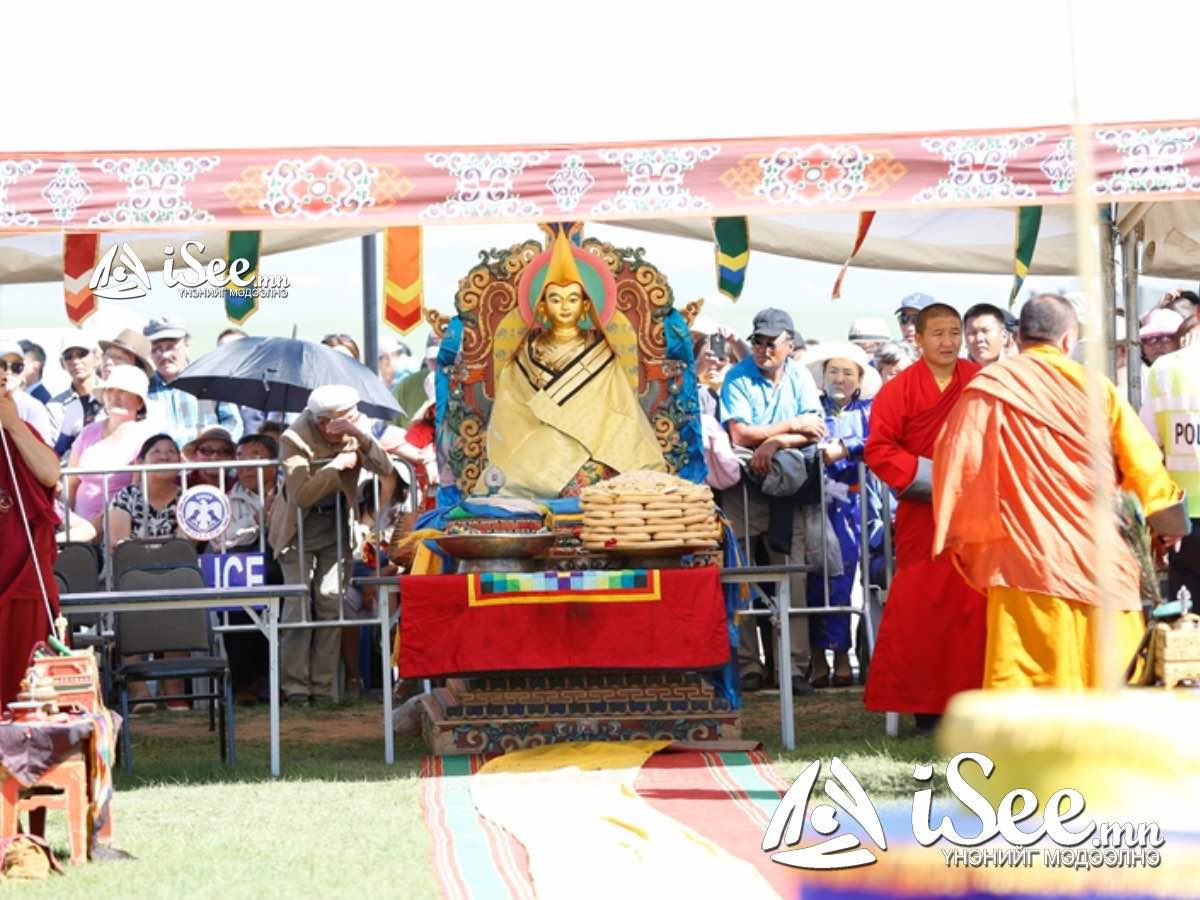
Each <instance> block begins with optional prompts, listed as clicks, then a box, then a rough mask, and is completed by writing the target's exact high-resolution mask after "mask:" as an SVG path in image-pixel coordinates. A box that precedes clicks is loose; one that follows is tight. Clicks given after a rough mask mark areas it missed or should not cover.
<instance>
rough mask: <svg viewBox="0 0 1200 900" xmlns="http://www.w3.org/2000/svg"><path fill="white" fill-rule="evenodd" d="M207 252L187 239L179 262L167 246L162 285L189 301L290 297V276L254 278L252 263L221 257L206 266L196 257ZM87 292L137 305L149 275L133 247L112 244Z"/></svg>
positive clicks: (89, 283) (164, 249) (143, 294)
mask: <svg viewBox="0 0 1200 900" xmlns="http://www.w3.org/2000/svg"><path fill="white" fill-rule="evenodd" d="M203 253H204V243H203V242H202V241H197V240H187V241H184V242H183V243H182V244H180V245H179V254H178V260H177V258H176V252H175V246H174V245H173V244H167V245H165V246H164V247H163V270H162V279H163V285H164V286H165V287H169V288H177V289H178V290H179V295H180V296H181V297H184V298H186V299H189V300H192V299H195V300H202V299H206V298H212V299H224V298H225V297H226V296H230V297H236V298H241V299H249V298H256V297H257V298H260V299H283V298H285V297H287V295H288V290H289V289H290V288H291V282H290V281H289V280H288V278H287V277H286V276H284V275H257V274H256V273H252V272H251V271H250V261H249V260H247V259H235V260H233V262H232V263H231V262H228V261H227V260H225V259H223V258H222V257H216V258H215V259H212V260H209V262H208V263H204V262H201V261H200V260H199V259H197V258H196V255H193V254H197V255H203ZM177 261H178V262H181V263H182V264H183V268H182V269H177V268H176V263H177ZM88 287H89V288H91V291H92V293H93V294H95V295H96V296H97V297H99V298H100V299H102V300H137V299H138V298H141V297H145V296H146V295H147V294H148V293H149V292H150V276H149V275H147V274H146V267H145V266H144V265H143V264H142V261H141V259H140V258H139V257H138V255H137V253H136V252H135V251H134V249H133V248H132V247H131V246H129V244H128V243H121V244H113V245H112V246H111V247H109V248H108V250H107V251H106V252H105V254H104V255H103V256H102V257H100V261H99V262H97V263H96V268H95V271H93V273H92V278H91V280H90V281H89V282H88Z"/></svg>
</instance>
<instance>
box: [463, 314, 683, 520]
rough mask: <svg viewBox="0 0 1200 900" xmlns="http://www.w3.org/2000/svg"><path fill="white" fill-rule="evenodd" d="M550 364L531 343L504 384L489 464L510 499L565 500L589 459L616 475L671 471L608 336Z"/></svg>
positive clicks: (506, 371) (491, 427) (504, 373)
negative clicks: (496, 469)
mask: <svg viewBox="0 0 1200 900" xmlns="http://www.w3.org/2000/svg"><path fill="white" fill-rule="evenodd" d="M581 346H582V347H583V349H582V350H580V351H579V352H577V353H575V354H574V355H573V357H571V358H569V359H564V360H562V364H561V365H558V364H557V363H558V360H547V359H546V354H544V353H542V354H539V353H538V352H537V349H536V348H535V346H534V339H533V336H532V335H530V336H527V337H526V339H525V340H523V341H522V342H521V345H520V347H519V348H518V349H517V351H516V353H515V354H514V355H513V358H512V361H511V362H510V363H509V364H508V365H506V366H504V368H503V369H502V370H501V372H500V377H499V378H498V379H497V382H496V400H495V403H494V404H493V405H492V414H491V417H490V419H489V420H488V433H487V444H488V461H489V462H490V463H492V464H493V465H495V466H498V467H499V468H500V470H501V471H503V472H504V475H505V478H506V479H507V483H506V485H505V489H504V491H505V493H506V494H511V495H513V496H517V497H533V498H538V497H541V498H546V497H557V496H559V495H560V494H561V493H562V491H563V489H564V488H565V487H566V486H567V485H568V484H569V483H570V482H571V481H572V480H573V479H574V478H575V476H576V473H577V472H579V470H580V469H581V468H582V467H583V466H584V464H585V463H587V462H588V461H589V460H592V461H595V462H597V463H601V464H603V465H606V466H608V467H609V468H611V469H614V470H616V472H618V473H621V472H630V471H633V470H636V469H653V470H655V471H659V472H665V471H666V470H667V463H666V460H665V459H663V455H662V451H661V450H660V449H659V446H658V439H657V438H656V437H655V436H654V429H653V428H652V427H651V426H650V423H649V421H647V419H646V414H645V413H644V412H643V411H642V408H641V406H640V405H639V404H638V401H637V397H636V395H635V394H634V391H633V388H632V387H631V386H630V384H629V380H628V378H627V377H626V376H625V373H624V372H623V371H622V369H621V366H620V364H619V361H618V360H617V358H616V356H615V354H614V353H613V351H612V348H611V347H609V345H608V344H607V343H606V342H605V340H604V338H603V337H602V336H597V337H595V338H594V339H592V340H591V341H590V342H587V343H584V344H582V345H581Z"/></svg>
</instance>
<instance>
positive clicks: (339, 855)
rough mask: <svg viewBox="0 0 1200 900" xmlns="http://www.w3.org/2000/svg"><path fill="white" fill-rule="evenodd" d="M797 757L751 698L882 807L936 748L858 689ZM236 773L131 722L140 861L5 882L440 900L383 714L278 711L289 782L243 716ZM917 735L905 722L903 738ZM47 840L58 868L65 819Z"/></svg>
mask: <svg viewBox="0 0 1200 900" xmlns="http://www.w3.org/2000/svg"><path fill="white" fill-rule="evenodd" d="M796 711H797V728H796V730H797V744H798V746H797V749H796V750H795V751H794V752H791V753H786V754H781V753H779V749H780V746H779V723H778V718H777V716H778V697H777V695H776V694H773V693H767V692H764V693H762V694H758V695H753V696H751V697H750V698H749V703H748V705H747V709H746V713H745V717H744V721H745V726H744V732H745V737H747V738H751V739H756V740H761V741H762V742H763V744H764V745H765V746H766V748H767V749H768V750H769V751H770V752H771V754H772V756H773V757H774V758H775V759H776V765H777V766H778V768H779V771H780V773H781V774H782V775H783V776H784V777H785V778H787V779H788V780H789V781H790V780H791V779H793V778H795V777H796V775H797V774H798V773H799V772H800V770H801V769H802V768H803V767H804V766H805V765H807V764H808V763H809V762H811V761H812V760H813V759H817V758H820V759H823V760H828V759H829V758H830V757H832V756H835V755H836V756H838V757H840V758H841V759H842V760H843V761H844V762H845V763H846V764H847V765H849V766H850V768H851V769H852V770H853V771H854V773H855V775H856V776H857V777H858V778H859V780H860V781H861V782H862V784H863V787H864V788H865V789H866V790H867V791H868V792H869V793H870V794H871V795H872V796H873V797H874V798H875V799H876V800H880V799H884V798H886V797H889V796H901V795H911V792H912V790H913V787H912V785H913V782H912V778H911V776H912V765H913V763H914V762H931V761H933V760H934V759H935V758H936V755H935V752H934V750H933V747H932V744H931V742H930V740H929V739H928V738H917V737H914V736H907V737H906V736H902V737H901V738H899V739H896V740H888V739H886V738H885V737H884V735H883V717H882V716H881V715H878V714H873V713H868V712H866V711H865V710H863V708H862V697H861V691H859V690H850V691H833V692H826V693H821V694H818V695H816V696H814V697H808V698H801V699H800V700H799V701H798V702H797V705H796ZM237 725H238V734H239V738H238V766H237V768H236V769H233V770H230V769H227V768H225V767H224V766H222V765H221V764H220V762H219V758H218V755H217V742H216V737H215V735H212V734H210V733H209V732H208V731H207V718H206V717H205V716H203V715H199V714H192V715H187V716H173V715H168V714H166V713H159V714H157V715H155V716H153V717H151V718H149V719H137V720H135V724H134V752H133V759H134V774H133V775H132V776H129V777H126V776H125V775H124V773H123V772H121V771H118V772H117V779H116V787H117V797H116V806H115V809H116V839H115V841H114V846H116V847H119V848H121V849H123V850H126V851H128V852H130V853H132V854H133V855H134V856H135V857H137V858H136V859H135V860H132V861H121V862H103V863H92V864H90V865H87V866H82V867H70V866H68V867H67V871H68V874H67V876H66V877H65V878H58V877H55V878H52V879H51V880H49V881H44V882H26V883H12V882H8V883H4V884H3V885H0V895H3V894H7V895H9V896H14V897H15V896H18V895H20V896H21V897H54V898H73V897H81V898H82V897H88V898H95V897H121V898H141V897H170V898H181V897H187V898H191V897H221V898H227V897H256V898H257V897H274V896H298V897H313V896H320V897H354V898H365V897H402V898H405V900H409V898H411V900H419V898H426V897H431V898H432V897H436V896H438V892H437V888H436V884H435V882H434V878H433V871H432V866H431V862H430V845H429V838H428V835H427V833H426V831H425V828H424V825H423V823H422V821H421V813H420V808H419V805H418V794H417V788H418V779H417V772H418V765H419V762H420V759H421V756H422V755H423V754H424V752H425V749H424V745H423V744H422V743H421V742H420V741H419V740H414V739H397V742H396V764H395V765H394V766H387V765H385V764H384V762H383V741H382V721H381V707H380V706H379V705H378V704H374V703H369V702H363V703H356V704H353V705H350V706H343V707H337V708H333V709H327V710H311V711H309V710H305V711H293V710H287V709H285V710H284V712H283V743H282V763H283V777H282V778H281V779H278V780H274V779H272V778H271V777H270V774H269V767H268V746H267V742H266V740H265V734H266V709H265V707H262V706H260V707H255V708H254V709H251V710H249V711H244V710H239V711H238V722H237ZM908 727H909V730H910V731H911V724H910V725H909V726H908ZM49 825H50V838H51V841H52V843H53V844H54V845H55V846H56V848H57V850H59V851H60V853H61V854H62V855H63V856H64V857H65V855H66V838H65V833H64V832H63V830H62V821H61V818H60V815H59V814H57V813H51V814H50V822H49Z"/></svg>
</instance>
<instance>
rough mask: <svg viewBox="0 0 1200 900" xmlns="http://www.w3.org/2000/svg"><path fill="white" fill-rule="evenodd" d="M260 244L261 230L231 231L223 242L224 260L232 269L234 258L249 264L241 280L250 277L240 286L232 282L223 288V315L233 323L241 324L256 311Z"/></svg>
mask: <svg viewBox="0 0 1200 900" xmlns="http://www.w3.org/2000/svg"><path fill="white" fill-rule="evenodd" d="M261 246H262V232H261V231H231V232H229V237H228V239H227V240H226V242H225V262H226V264H227V265H228V266H229V267H230V269H231V270H232V268H233V264H234V261H235V260H239V259H244V260H246V262H247V263H248V264H249V265H248V267H247V269H246V272H245V273H244V274H243V275H242V276H241V278H242V280H243V281H244V280H246V279H250V284H249V285H248V286H247V287H244V288H241V287H238V286H237V285H235V284H233V283H232V282H231V283H230V284H229V286H228V287H227V288H225V315H226V317H227V318H228V319H229V321H231V322H233V323H234V324H235V325H242V324H243V323H245V321H246V320H247V319H248V318H250V317H251V316H252V315H254V314H255V313H256V312H258V290H257V288H258V251H259V248H260V247H261Z"/></svg>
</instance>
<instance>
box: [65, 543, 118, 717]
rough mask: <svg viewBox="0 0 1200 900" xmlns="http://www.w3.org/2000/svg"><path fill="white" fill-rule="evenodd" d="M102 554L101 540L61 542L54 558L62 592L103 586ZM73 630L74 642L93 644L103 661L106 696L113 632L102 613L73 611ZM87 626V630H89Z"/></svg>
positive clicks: (70, 619)
mask: <svg viewBox="0 0 1200 900" xmlns="http://www.w3.org/2000/svg"><path fill="white" fill-rule="evenodd" d="M100 569H101V557H100V547H99V545H97V544H85V543H82V542H80V541H67V542H65V543H62V544H59V547H58V558H57V559H56V560H55V561H54V577H55V578H56V579H57V580H58V590H59V593H60V594H90V593H93V592H95V591H99V590H101V587H100ZM67 622H68V623H69V627H70V631H71V646H72V647H74V648H76V649H83V648H85V647H93V648H95V650H96V655H97V656H98V657H99V662H100V681H101V683H102V685H103V689H104V693H105V695H106V696H108V694H109V690H110V688H111V687H112V659H111V654H112V649H113V641H112V635H111V634H105V633H104V617H103V615H102V614H101V613H71V614H69V615H68V616H67ZM85 629H86V630H85Z"/></svg>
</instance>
